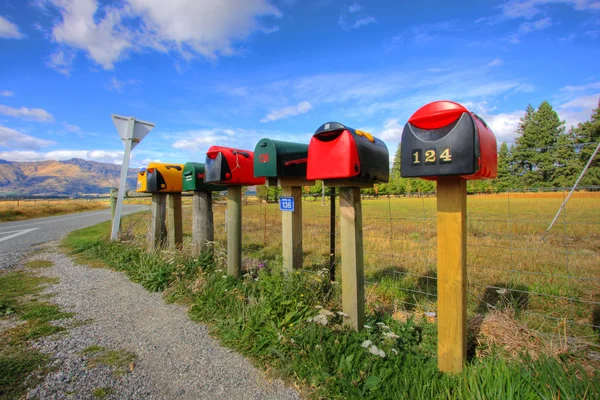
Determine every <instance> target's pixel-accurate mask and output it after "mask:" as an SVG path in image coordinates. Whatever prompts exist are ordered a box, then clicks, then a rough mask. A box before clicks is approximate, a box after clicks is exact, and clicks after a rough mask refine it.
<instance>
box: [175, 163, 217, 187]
mask: <svg viewBox="0 0 600 400" xmlns="http://www.w3.org/2000/svg"><path fill="white" fill-rule="evenodd" d="M182 177H183V178H182V179H183V188H182V191H183V192H190V191H194V192H220V191H223V190H227V186H219V185H211V184H206V183H204V164H201V163H194V162H189V163H186V164H185V165H184V166H183V174H182Z"/></svg>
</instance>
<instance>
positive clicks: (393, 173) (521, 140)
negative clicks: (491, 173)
mask: <svg viewBox="0 0 600 400" xmlns="http://www.w3.org/2000/svg"><path fill="white" fill-rule="evenodd" d="M598 142H600V100H599V101H598V107H597V108H596V109H595V110H594V111H593V112H592V115H591V117H590V119H589V120H588V121H585V122H583V123H579V124H578V125H577V126H572V127H571V128H570V129H568V130H567V129H566V123H565V121H564V120H561V119H560V118H559V116H558V114H557V113H556V111H554V109H553V108H552V106H551V105H550V103H549V102H547V101H544V102H542V103H541V104H540V105H539V107H538V108H537V109H535V108H533V107H532V106H531V105H528V106H527V109H526V110H525V114H524V116H523V117H522V118H521V119H520V121H519V125H518V127H517V130H516V138H515V143H513V144H510V146H509V145H508V144H507V143H506V142H502V143H501V144H500V147H499V150H498V177H497V178H496V179H488V180H477V181H469V182H468V184H467V190H468V191H469V192H470V193H497V192H504V191H508V190H531V189H538V188H539V189H546V188H564V187H571V186H573V184H574V183H575V181H576V180H577V178H578V177H579V174H581V172H582V171H583V168H584V166H585V165H586V164H587V162H588V160H589V159H590V156H591V155H592V154H593V152H594V150H595V149H596V146H597V145H598ZM401 146H402V143H400V144H399V145H398V147H397V149H396V153H395V155H394V159H393V162H392V164H391V170H390V181H389V183H385V184H376V185H375V187H374V188H373V189H364V190H363V191H362V192H363V193H364V194H369V195H387V194H393V195H404V196H411V195H422V194H425V193H431V192H434V191H435V181H431V180H425V179H418V178H402V176H401V153H402V151H401V148H402V147H401ZM579 185H580V186H585V187H589V186H600V155H597V156H596V157H595V158H594V160H593V161H592V163H591V165H590V167H589V169H588V170H587V172H586V173H585V175H584V176H583V178H582V180H581V182H580V184H579ZM304 191H305V193H310V194H315V195H316V194H320V193H321V191H322V183H321V182H319V181H318V182H317V184H316V185H315V186H311V187H305V188H304ZM279 193H280V190H279V188H276V187H270V188H265V187H259V188H258V195H259V196H260V197H263V198H266V197H267V195H268V198H269V199H275V198H276V197H277V196H278V195H279Z"/></svg>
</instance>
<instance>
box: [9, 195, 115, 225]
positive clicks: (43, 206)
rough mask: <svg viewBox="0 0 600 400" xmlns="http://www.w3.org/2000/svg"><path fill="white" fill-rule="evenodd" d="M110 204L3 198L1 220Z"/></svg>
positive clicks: (94, 201) (100, 207)
mask: <svg viewBox="0 0 600 400" xmlns="http://www.w3.org/2000/svg"><path fill="white" fill-rule="evenodd" d="M108 205H109V204H108V201H96V200H71V199H51V200H2V201H0V222H6V221H21V220H25V219H32V218H41V217H50V216H52V215H60V214H69V213H74V212H80V211H92V210H99V209H102V208H106V207H108Z"/></svg>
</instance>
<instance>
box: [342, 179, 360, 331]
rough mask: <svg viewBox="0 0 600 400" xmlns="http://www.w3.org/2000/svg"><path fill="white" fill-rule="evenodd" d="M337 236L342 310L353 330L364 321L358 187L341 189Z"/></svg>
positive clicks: (358, 328)
mask: <svg viewBox="0 0 600 400" xmlns="http://www.w3.org/2000/svg"><path fill="white" fill-rule="evenodd" d="M339 190H340V235H341V243H342V307H343V310H344V313H346V314H348V317H349V319H348V320H347V323H348V324H350V325H351V326H352V328H354V329H355V330H360V329H362V328H363V324H364V321H365V275H364V255H363V237H362V236H363V232H362V205H361V197H360V189H359V188H358V187H340V189H339Z"/></svg>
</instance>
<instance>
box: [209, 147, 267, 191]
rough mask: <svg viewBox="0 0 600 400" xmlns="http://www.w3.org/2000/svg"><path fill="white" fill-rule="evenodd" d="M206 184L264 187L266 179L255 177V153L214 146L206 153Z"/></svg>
mask: <svg viewBox="0 0 600 400" xmlns="http://www.w3.org/2000/svg"><path fill="white" fill-rule="evenodd" d="M204 182H205V183H220V184H223V185H228V186H252V185H264V184H265V178H264V177H262V178H255V177H254V153H253V152H251V151H249V150H240V149H233V148H231V147H221V146H212V147H211V148H210V149H208V151H207V152H206V166H205V171H204Z"/></svg>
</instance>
